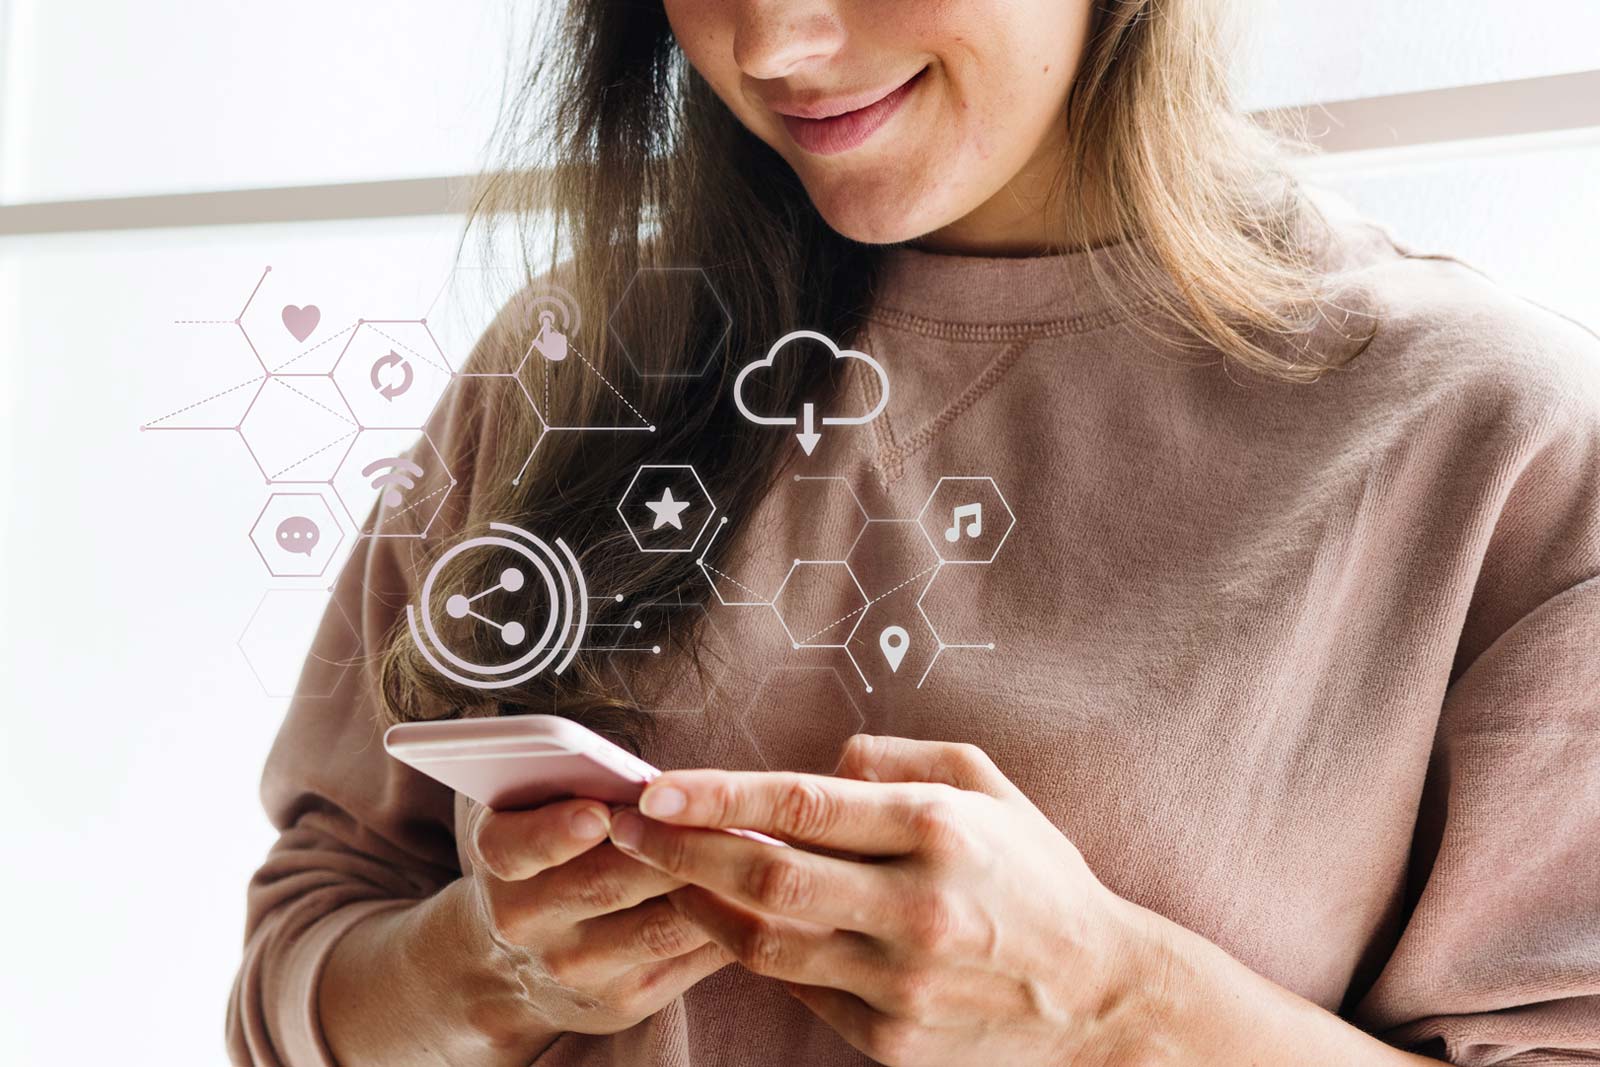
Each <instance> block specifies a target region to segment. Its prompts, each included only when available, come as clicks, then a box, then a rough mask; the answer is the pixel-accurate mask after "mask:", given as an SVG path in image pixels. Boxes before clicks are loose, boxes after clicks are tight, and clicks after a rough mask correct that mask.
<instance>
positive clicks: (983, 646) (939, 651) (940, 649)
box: [917, 561, 994, 689]
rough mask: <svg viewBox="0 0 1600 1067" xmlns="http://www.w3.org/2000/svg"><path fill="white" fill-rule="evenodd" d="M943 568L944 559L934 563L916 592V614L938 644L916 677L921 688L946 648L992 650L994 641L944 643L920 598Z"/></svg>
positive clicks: (918, 686)
mask: <svg viewBox="0 0 1600 1067" xmlns="http://www.w3.org/2000/svg"><path fill="white" fill-rule="evenodd" d="M944 568H945V561H940V562H939V563H938V564H937V565H935V567H934V568H933V577H932V578H929V579H928V584H927V585H925V586H923V587H922V592H920V593H918V594H917V614H918V615H921V616H922V623H923V625H924V626H926V627H927V628H928V632H929V633H930V634H932V635H933V639H934V641H935V642H936V643H937V645H938V647H937V648H935V649H934V650H933V658H932V659H930V660H929V661H928V665H927V666H926V667H924V668H923V670H922V677H921V678H918V679H917V688H918V689H921V688H922V683H923V682H926V681H927V680H928V675H930V674H932V673H933V665H934V664H935V663H938V662H939V657H940V656H942V655H944V653H945V650H946V649H958V648H981V649H986V650H988V651H990V652H993V651H994V642H993V641H990V642H988V643H987V644H979V645H952V644H948V643H946V641H945V639H944V638H943V637H940V636H939V631H938V630H937V629H935V628H934V625H933V620H932V619H930V618H928V611H927V609H926V608H924V607H923V606H922V598H923V597H925V596H927V595H928V590H930V589H932V588H933V583H934V581H935V580H936V579H937V578H938V577H939V572H940V571H942V570H944Z"/></svg>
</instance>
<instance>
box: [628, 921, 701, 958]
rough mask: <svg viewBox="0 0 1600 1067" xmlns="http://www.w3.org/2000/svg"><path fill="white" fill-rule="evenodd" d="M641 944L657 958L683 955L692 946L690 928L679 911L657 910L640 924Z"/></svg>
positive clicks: (648, 952)
mask: <svg viewBox="0 0 1600 1067" xmlns="http://www.w3.org/2000/svg"><path fill="white" fill-rule="evenodd" d="M638 936H639V946H640V947H641V948H643V949H644V951H645V952H646V953H647V954H649V955H651V956H654V957H656V958H657V959H668V958H670V957H672V956H678V955H682V954H683V953H684V952H685V951H687V950H688V948H689V947H690V941H689V928H688V926H687V925H686V924H685V923H684V921H683V919H682V918H680V917H679V915H678V913H677V912H675V911H670V910H662V911H657V912H656V913H655V914H653V915H651V916H650V917H649V918H647V919H645V920H644V922H642V923H641V924H640V925H639V935H638Z"/></svg>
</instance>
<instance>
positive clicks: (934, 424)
mask: <svg viewBox="0 0 1600 1067" xmlns="http://www.w3.org/2000/svg"><path fill="white" fill-rule="evenodd" d="M1031 341H1032V338H1031V337H1025V338H1023V339H1021V340H1018V341H1016V342H1014V343H1013V344H1011V345H1010V346H1008V347H1007V348H1006V350H1005V351H1004V352H1001V353H1000V354H999V355H998V356H996V357H995V358H994V359H993V361H991V362H990V364H989V365H988V366H987V367H985V368H984V369H983V373H982V374H980V375H978V377H977V380H976V381H974V382H973V383H972V384H971V385H969V386H967V387H966V389H964V390H963V391H962V393H961V395H960V396H958V397H956V399H955V400H953V401H952V402H951V403H950V405H949V406H948V407H946V408H945V409H944V410H943V411H941V412H940V413H939V414H938V415H937V416H935V417H934V418H933V420H932V421H931V422H927V423H924V424H923V425H922V426H921V427H920V428H918V429H917V431H916V432H915V433H913V434H912V435H911V436H910V437H907V438H906V439H905V441H904V442H903V443H902V444H901V445H900V446H899V447H898V448H893V449H890V450H888V451H886V452H884V453H882V454H881V455H880V456H879V457H878V465H879V467H880V468H882V469H884V470H885V471H886V472H890V471H892V472H893V473H894V476H898V475H899V473H900V468H901V467H902V466H903V465H904V464H905V461H906V460H907V459H909V458H911V457H912V456H914V455H916V454H917V453H918V452H920V451H921V450H922V449H923V448H925V447H927V445H928V443H929V442H930V441H932V440H933V439H934V438H935V437H937V436H938V435H939V434H940V433H941V432H942V431H943V430H944V428H945V427H947V426H949V425H950V424H951V423H952V422H954V421H955V420H956V419H958V418H960V417H961V416H962V415H963V414H965V413H966V412H967V410H968V409H969V408H971V407H972V406H973V405H974V404H976V403H977V402H978V401H979V400H981V399H983V397H984V395H985V394H987V393H988V392H989V391H990V390H991V389H993V388H994V387H995V385H996V384H998V383H999V381H1000V379H1002V378H1004V377H1005V376H1006V372H1007V371H1009V370H1010V369H1011V368H1012V367H1013V366H1015V365H1016V363H1017V360H1019V359H1021V358H1022V354H1023V353H1024V352H1026V351H1027V349H1028V345H1029V343H1030V342H1031Z"/></svg>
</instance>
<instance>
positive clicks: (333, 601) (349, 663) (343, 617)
mask: <svg viewBox="0 0 1600 1067" xmlns="http://www.w3.org/2000/svg"><path fill="white" fill-rule="evenodd" d="M323 592H324V590H321V589H268V590H267V591H266V592H265V593H262V594H261V599H260V600H258V601H256V606H255V610H254V611H252V612H250V619H249V621H248V622H246V623H245V624H244V629H242V630H240V631H239V636H238V637H236V638H235V639H234V642H233V643H234V646H235V647H236V648H238V650H239V656H240V658H242V659H243V660H244V663H245V666H246V667H248V668H250V673H251V674H252V675H254V676H255V680H256V684H257V685H259V686H260V687H261V692H262V693H263V694H264V695H265V696H267V697H268V698H269V699H272V700H282V699H283V698H285V697H304V698H306V699H307V700H326V699H327V698H328V697H331V696H332V695H333V694H334V691H335V690H337V689H338V688H339V683H340V682H343V681H344V679H345V675H347V674H349V673H350V668H351V667H353V666H355V657H351V658H350V659H347V660H345V661H344V662H343V663H340V664H338V667H339V671H338V673H337V674H335V675H334V676H333V684H332V685H330V686H329V687H328V691H327V692H326V693H306V692H301V691H300V689H299V684H298V681H297V682H296V688H295V689H294V690H293V691H291V692H288V693H274V692H273V691H272V690H270V689H268V688H267V683H266V681H265V680H264V679H263V678H262V677H261V672H260V671H259V670H257V669H256V665H255V663H254V662H253V661H252V660H251V659H250V653H249V652H248V651H247V650H246V649H245V647H244V638H245V635H246V634H248V633H249V632H250V628H251V627H252V626H254V625H255V623H256V617H257V616H258V615H260V614H261V609H262V608H263V607H265V606H266V603H267V600H268V599H269V598H270V597H272V596H274V595H277V594H285V593H319V594H320V593H323ZM328 605H329V606H330V607H332V608H333V609H334V610H336V611H337V612H338V613H339V619H340V621H342V622H343V623H344V625H345V628H346V629H348V630H349V631H350V636H351V637H353V638H355V639H356V642H357V644H359V643H360V641H361V631H360V630H358V629H356V626H355V623H353V622H351V621H350V616H349V614H348V613H346V611H345V610H344V606H343V605H342V604H340V603H339V599H338V597H334V596H329V597H328ZM319 625H320V624H319ZM308 656H309V653H308ZM325 662H326V661H325ZM302 671H303V668H302Z"/></svg>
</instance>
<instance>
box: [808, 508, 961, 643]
mask: <svg viewBox="0 0 1600 1067" xmlns="http://www.w3.org/2000/svg"><path fill="white" fill-rule="evenodd" d="M869 521H870V520H869ZM845 566H846V567H848V566H849V564H848V563H846V564H845ZM942 566H944V564H942V563H935V564H934V565H933V566H931V567H926V568H924V569H922V570H920V571H918V572H917V573H916V574H913V575H912V576H911V577H909V578H907V579H906V580H905V581H903V582H901V583H900V584H899V585H897V586H895V587H894V588H893V589H890V590H888V591H886V592H883V593H879V594H878V595H877V596H875V597H873V598H872V599H871V600H869V601H867V602H866V603H865V604H863V605H861V606H860V607H859V608H856V609H855V610H854V611H851V612H847V613H846V614H844V615H841V616H839V617H838V618H837V619H834V620H833V621H832V622H830V623H829V624H828V625H826V626H824V627H823V628H822V629H820V630H818V631H817V632H816V633H814V634H812V635H811V636H810V637H807V638H803V639H801V641H800V642H799V644H800V645H801V646H802V647H805V646H807V645H810V644H811V642H812V640H813V639H815V638H818V637H821V636H822V635H823V634H825V633H827V632H828V631H829V630H831V629H833V628H834V627H835V626H838V625H839V624H840V623H841V622H844V621H845V620H846V619H848V618H850V617H851V616H852V615H860V614H861V613H862V612H864V611H866V610H867V609H868V608H870V607H872V605H874V604H876V603H877V602H878V601H880V600H882V599H884V598H885V597H890V596H893V595H894V594H896V593H898V592H899V591H900V590H902V589H904V588H905V587H906V586H908V585H910V584H911V583H912V582H914V581H916V580H917V579H918V578H921V577H922V576H923V575H924V574H928V573H930V572H932V571H936V570H938V569H939V568H940V567H942ZM815 647H817V648H829V647H832V646H829V645H817V646H815Z"/></svg>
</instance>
